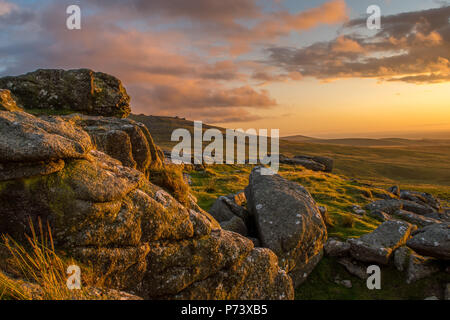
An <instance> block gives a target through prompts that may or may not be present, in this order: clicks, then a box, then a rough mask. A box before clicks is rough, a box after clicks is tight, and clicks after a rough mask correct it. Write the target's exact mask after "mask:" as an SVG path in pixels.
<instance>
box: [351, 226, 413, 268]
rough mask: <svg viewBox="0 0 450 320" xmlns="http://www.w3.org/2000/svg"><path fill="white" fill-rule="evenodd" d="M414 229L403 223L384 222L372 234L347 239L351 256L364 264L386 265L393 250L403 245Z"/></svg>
mask: <svg viewBox="0 0 450 320" xmlns="http://www.w3.org/2000/svg"><path fill="white" fill-rule="evenodd" d="M413 230H414V227H413V226H412V225H411V224H409V223H407V222H403V221H396V220H391V221H386V222H384V223H382V224H381V225H380V226H379V227H378V228H377V229H375V230H374V231H373V232H371V233H368V234H365V235H363V236H362V237H360V238H357V239H349V240H348V242H349V243H350V253H351V255H352V256H353V257H354V258H355V259H357V260H359V261H364V262H375V263H379V264H384V265H386V264H388V262H389V258H390V257H391V255H392V253H393V252H394V250H395V249H397V248H398V247H400V246H402V245H404V244H405V242H406V241H407V240H408V239H409V237H410V234H411V232H412V231H413Z"/></svg>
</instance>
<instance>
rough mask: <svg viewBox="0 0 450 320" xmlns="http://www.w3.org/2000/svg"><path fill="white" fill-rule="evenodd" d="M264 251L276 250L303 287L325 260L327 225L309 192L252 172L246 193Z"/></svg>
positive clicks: (274, 177)
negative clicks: (319, 264) (320, 262)
mask: <svg viewBox="0 0 450 320" xmlns="http://www.w3.org/2000/svg"><path fill="white" fill-rule="evenodd" d="M245 195H246V198H247V207H248V209H249V210H250V212H251V214H252V215H253V217H254V219H255V224H256V228H257V231H258V238H259V239H260V240H261V245H262V246H263V247H266V248H269V249H271V250H273V251H274V252H275V253H276V254H277V256H278V258H279V260H280V266H281V267H282V268H283V269H284V270H286V272H288V273H289V275H291V277H292V278H293V281H294V284H295V286H298V285H299V284H301V283H302V282H303V281H304V280H305V279H306V277H307V275H308V274H309V273H310V272H311V271H312V270H313V268H314V267H315V265H316V264H317V263H318V262H319V261H320V259H321V257H322V251H323V250H322V249H323V244H324V243H325V242H326V239H327V230H326V226H325V223H324V221H323V219H322V217H321V215H320V212H319V209H318V207H317V205H316V203H315V201H314V200H313V198H312V197H311V195H310V194H309V193H308V191H307V190H306V189H305V188H303V187H302V186H300V185H299V184H297V183H294V182H291V181H288V180H286V179H283V178H282V177H281V176H279V175H262V174H261V168H260V167H256V168H254V169H253V170H252V172H251V174H250V178H249V185H248V186H247V188H246V189H245Z"/></svg>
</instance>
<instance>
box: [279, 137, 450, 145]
mask: <svg viewBox="0 0 450 320" xmlns="http://www.w3.org/2000/svg"><path fill="white" fill-rule="evenodd" d="M281 139H282V140H286V141H293V142H302V143H320V144H333V145H347V146H362V147H398V146H412V145H422V146H425V145H450V140H445V139H421V140H410V139H404V138H382V139H370V138H343V139H319V138H312V137H307V136H301V135H297V136H289V137H282V138H281Z"/></svg>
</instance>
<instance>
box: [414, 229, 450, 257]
mask: <svg viewBox="0 0 450 320" xmlns="http://www.w3.org/2000/svg"><path fill="white" fill-rule="evenodd" d="M406 244H407V246H408V247H410V248H411V249H413V250H414V251H416V252H418V253H420V254H421V255H424V256H428V257H434V258H437V259H442V260H447V261H449V260H450V223H437V224H432V225H429V226H426V227H424V228H422V229H419V230H418V231H417V232H416V233H414V235H413V237H412V238H411V239H410V240H409V241H408V242H407V243H406Z"/></svg>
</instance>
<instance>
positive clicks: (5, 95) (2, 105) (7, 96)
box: [0, 89, 22, 111]
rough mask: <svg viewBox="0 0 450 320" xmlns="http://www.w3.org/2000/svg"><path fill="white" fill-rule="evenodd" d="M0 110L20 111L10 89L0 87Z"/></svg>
mask: <svg viewBox="0 0 450 320" xmlns="http://www.w3.org/2000/svg"><path fill="white" fill-rule="evenodd" d="M0 110H2V111H22V108H20V107H18V106H17V104H16V101H15V100H14V99H13V97H12V96H11V91H9V90H6V89H0Z"/></svg>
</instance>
